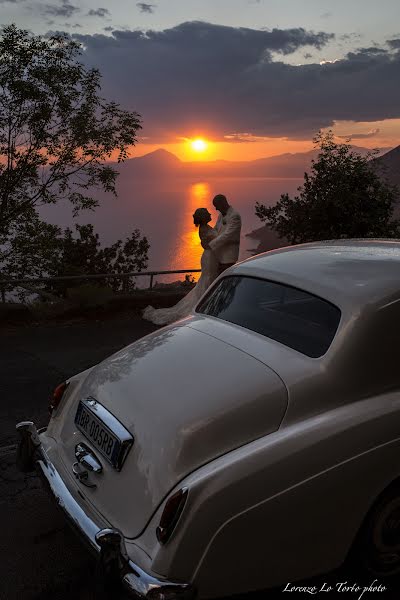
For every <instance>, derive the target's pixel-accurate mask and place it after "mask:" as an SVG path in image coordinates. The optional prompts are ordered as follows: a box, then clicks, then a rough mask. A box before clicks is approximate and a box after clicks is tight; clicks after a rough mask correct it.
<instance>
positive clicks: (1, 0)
mask: <svg viewBox="0 0 400 600" xmlns="http://www.w3.org/2000/svg"><path fill="white" fill-rule="evenodd" d="M20 2H25V0H0V4H19V3H20Z"/></svg>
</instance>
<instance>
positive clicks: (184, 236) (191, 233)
mask: <svg viewBox="0 0 400 600" xmlns="http://www.w3.org/2000/svg"><path fill="white" fill-rule="evenodd" d="M210 205H211V191H210V186H209V185H208V183H203V182H198V183H194V184H192V185H191V186H190V187H189V188H188V190H187V196H186V201H185V205H184V209H183V210H184V212H185V217H184V219H183V220H182V223H183V226H182V230H181V231H180V232H179V241H180V244H179V247H178V248H177V252H176V256H175V264H176V265H177V266H176V268H177V269H187V268H190V269H192V268H193V269H200V259H201V255H202V253H203V248H202V246H201V244H200V239H199V230H198V228H197V227H196V226H195V225H194V224H193V213H194V211H195V210H196V208H202V207H204V208H208V210H209V211H210V213H211V214H213V210H212V207H210ZM211 224H212V223H211ZM178 265H179V266H178ZM199 276H200V273H193V277H194V278H195V279H196V280H197V279H198V278H199Z"/></svg>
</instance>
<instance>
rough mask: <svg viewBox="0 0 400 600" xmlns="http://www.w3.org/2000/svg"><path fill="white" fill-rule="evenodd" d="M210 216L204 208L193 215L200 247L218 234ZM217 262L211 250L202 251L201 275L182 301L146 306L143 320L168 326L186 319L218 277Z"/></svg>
mask: <svg viewBox="0 0 400 600" xmlns="http://www.w3.org/2000/svg"><path fill="white" fill-rule="evenodd" d="M211 218H212V217H211V215H210V213H209V212H208V210H207V209H206V208H198V209H196V210H195V212H194V215H193V222H194V224H195V225H196V227H198V228H199V237H200V240H201V243H202V245H207V244H208V243H209V242H210V241H211V240H212V239H214V238H215V237H217V235H218V233H217V232H216V231H215V229H213V228H212V227H210V225H209V224H208V223H209V222H210V221H211ZM218 266H219V263H218V260H217V258H216V257H215V255H214V253H213V251H212V250H210V249H207V250H204V252H203V254H202V256H201V275H200V278H199V280H198V282H197V284H196V285H195V287H194V288H193V289H192V290H191V291H190V292H189V293H188V294H186V296H185V297H184V298H182V300H180V301H179V302H178V303H177V304H175V305H174V306H171V307H170V308H153V307H152V306H147V307H146V308H145V309H144V311H143V315H142V316H143V318H144V319H146V320H147V321H151V322H152V323H154V324H155V325H168V324H169V323H173V322H174V321H178V320H179V319H182V318H183V317H186V316H187V315H188V314H189V313H190V312H191V310H192V309H193V308H194V306H195V305H196V304H197V302H198V301H199V299H200V297H201V296H202V295H203V294H204V292H205V291H206V289H207V288H208V287H209V286H210V284H211V283H212V282H213V281H214V279H215V278H216V277H217V275H218Z"/></svg>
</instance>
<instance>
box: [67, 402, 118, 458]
mask: <svg viewBox="0 0 400 600" xmlns="http://www.w3.org/2000/svg"><path fill="white" fill-rule="evenodd" d="M75 424H76V426H77V428H78V429H79V431H81V433H83V435H84V436H85V437H86V438H87V439H88V440H90V441H91V442H92V445H93V447H94V448H95V449H96V450H98V451H99V452H100V454H102V455H103V456H104V457H105V458H106V459H107V460H108V462H109V463H110V464H111V465H112V466H113V467H117V463H118V457H119V455H120V449H121V441H120V440H119V439H118V438H117V437H116V436H115V435H114V434H113V433H112V432H111V431H110V429H109V428H108V427H107V426H106V425H105V424H104V423H103V422H102V421H101V420H100V419H99V418H98V417H96V416H95V415H94V414H93V412H92V411H91V410H90V409H89V408H88V407H87V406H85V405H84V404H83V402H82V401H81V402H79V406H78V410H77V411H76V415H75Z"/></svg>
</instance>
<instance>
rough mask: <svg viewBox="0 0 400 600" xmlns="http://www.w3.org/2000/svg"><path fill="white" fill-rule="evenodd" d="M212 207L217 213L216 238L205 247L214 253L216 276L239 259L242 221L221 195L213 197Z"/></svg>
mask: <svg viewBox="0 0 400 600" xmlns="http://www.w3.org/2000/svg"><path fill="white" fill-rule="evenodd" d="M213 205H214V207H215V209H216V210H218V211H219V215H218V219H217V222H216V224H215V227H214V229H215V231H217V232H218V237H216V238H214V239H213V240H211V242H210V243H209V244H208V245H207V247H208V248H210V250H212V251H213V252H214V254H215V256H216V257H217V259H218V262H219V272H218V275H220V274H221V273H222V272H223V271H225V269H228V268H229V267H231V266H232V265H234V264H235V262H236V261H237V259H238V257H239V245H240V230H241V228H242V220H241V218H240V215H239V213H237V212H236V211H235V210H234V209H233V208H232V206H230V205H229V203H228V200H227V199H226V197H225V196H224V195H223V194H217V196H215V197H214V199H213Z"/></svg>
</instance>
